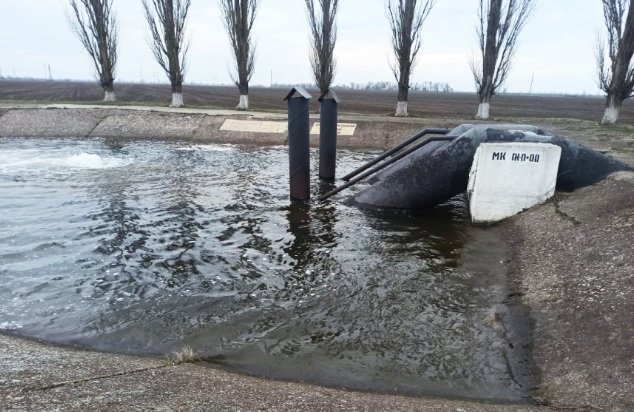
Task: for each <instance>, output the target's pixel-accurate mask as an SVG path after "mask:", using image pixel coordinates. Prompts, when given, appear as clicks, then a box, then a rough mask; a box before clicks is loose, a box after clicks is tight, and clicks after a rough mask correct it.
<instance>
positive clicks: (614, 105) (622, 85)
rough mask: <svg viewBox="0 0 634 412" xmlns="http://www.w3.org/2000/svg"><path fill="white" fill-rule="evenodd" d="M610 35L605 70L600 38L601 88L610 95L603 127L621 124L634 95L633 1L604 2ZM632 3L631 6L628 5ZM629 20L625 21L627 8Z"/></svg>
mask: <svg viewBox="0 0 634 412" xmlns="http://www.w3.org/2000/svg"><path fill="white" fill-rule="evenodd" d="M601 1H602V2H603V16H604V18H605V27H606V29H607V32H608V42H607V46H608V48H607V55H608V57H609V59H610V62H609V66H608V67H606V60H605V55H606V49H605V42H604V41H603V40H602V39H601V38H600V37H599V36H597V49H596V61H597V69H598V84H599V88H600V89H601V90H603V91H604V92H605V93H606V94H607V101H606V105H605V113H604V114H603V120H602V121H601V123H602V124H612V123H616V122H618V121H619V115H620V113H621V105H622V103H623V101H624V100H625V99H628V98H630V97H632V95H633V94H634V67H632V63H631V61H632V55H633V54H634V2H631V1H630V0H601ZM628 3H629V5H628ZM626 8H627V17H626V18H625V20H624V19H623V17H624V16H625V9H626Z"/></svg>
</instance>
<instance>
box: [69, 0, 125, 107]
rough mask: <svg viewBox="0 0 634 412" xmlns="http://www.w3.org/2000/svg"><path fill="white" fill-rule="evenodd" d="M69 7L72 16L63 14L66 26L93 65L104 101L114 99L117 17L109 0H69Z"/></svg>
mask: <svg viewBox="0 0 634 412" xmlns="http://www.w3.org/2000/svg"><path fill="white" fill-rule="evenodd" d="M70 6H71V8H72V15H71V14H70V13H67V14H66V18H67V20H68V26H69V27H70V29H71V31H72V32H73V33H74V34H75V36H77V38H78V39H79V41H81V44H82V45H83V46H84V48H85V49H86V51H87V52H88V54H89V55H90V58H91V59H92V61H93V63H94V65H95V67H94V68H95V76H96V77H97V78H98V81H99V85H101V88H102V89H103V90H104V98H103V100H104V101H105V102H114V101H116V100H117V99H116V96H115V94H114V77H115V67H116V64H117V20H116V18H115V15H114V14H113V13H112V0H70Z"/></svg>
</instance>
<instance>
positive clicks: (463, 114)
mask: <svg viewBox="0 0 634 412" xmlns="http://www.w3.org/2000/svg"><path fill="white" fill-rule="evenodd" d="M309 91H310V92H311V93H312V95H313V96H314V100H316V99H317V97H319V94H318V92H317V90H309ZM115 92H116V95H117V98H118V102H117V104H144V105H156V106H166V105H168V104H169V101H170V99H171V90H170V86H169V85H164V84H116V85H115ZM337 92H338V94H339V96H340V97H341V100H342V102H341V105H340V113H359V114H373V115H390V114H392V113H394V109H395V106H396V92H394V91H367V90H348V89H341V90H337ZM287 93H288V90H287V89H279V88H263V87H252V88H250V92H249V100H250V105H251V108H252V109H253V110H264V111H266V110H274V111H277V110H279V111H283V110H285V109H286V104H285V102H284V101H283V99H284V97H285V96H286V94H287ZM183 97H184V101H185V104H186V105H187V106H188V107H201V108H220V109H231V108H234V107H235V106H236V104H237V103H238V90H237V88H236V87H228V86H194V85H187V86H184V88H183ZM102 98H103V92H102V91H101V88H100V87H99V86H98V85H97V84H96V83H92V82H71V81H15V80H2V81H0V101H4V102H42V103H47V102H65V103H97V102H99V101H100V100H101V99H102ZM313 105H315V108H316V103H313ZM604 105H605V99H603V98H600V97H591V96H558V95H527V94H524V95H510V94H509V95H500V96H495V97H494V98H493V102H492V104H491V116H492V117H495V118H505V117H514V118H571V119H583V120H591V121H598V120H600V119H601V116H602V115H603V109H604ZM477 106H478V99H477V96H476V95H475V93H430V92H410V98H409V113H410V115H411V116H414V117H433V118H443V117H447V118H461V119H469V118H471V117H473V115H474V114H475V112H476V110H477ZM621 121H622V122H623V123H630V124H632V123H634V103H633V102H630V101H626V102H625V104H624V106H623V111H622V114H621Z"/></svg>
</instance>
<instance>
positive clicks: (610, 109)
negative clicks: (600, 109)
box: [601, 96, 621, 124]
mask: <svg viewBox="0 0 634 412" xmlns="http://www.w3.org/2000/svg"><path fill="white" fill-rule="evenodd" d="M620 114H621V102H620V101H619V99H618V98H616V97H614V96H608V101H607V104H606V106H605V113H604V114H603V120H601V124H615V123H616V122H618V121H619V115H620Z"/></svg>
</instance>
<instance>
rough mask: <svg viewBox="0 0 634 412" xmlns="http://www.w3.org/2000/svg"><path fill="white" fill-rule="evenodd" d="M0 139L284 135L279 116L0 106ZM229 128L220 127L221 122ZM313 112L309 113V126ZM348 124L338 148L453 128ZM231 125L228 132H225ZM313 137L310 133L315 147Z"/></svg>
mask: <svg viewBox="0 0 634 412" xmlns="http://www.w3.org/2000/svg"><path fill="white" fill-rule="evenodd" d="M0 110H2V111H0V137H62V138H125V139H168V140H185V141H193V142H206V143H242V144H267V145H281V144H285V143H286V141H287V139H288V133H287V131H286V127H285V125H286V124H287V118H286V115H285V114H275V113H258V112H239V111H232V110H202V109H182V110H181V109H167V108H150V107H133V106H129V107H105V108H104V107H103V106H102V107H98V106H78V105H50V106H31V107H29V106H22V107H11V108H7V107H5V108H0ZM227 119H231V120H233V121H234V124H233V127H230V128H226V127H223V125H224V123H225V121H226V120H227ZM315 122H319V115H317V114H313V115H311V127H312V126H313V125H314V123H315ZM339 122H340V123H347V124H350V125H352V126H353V132H352V134H345V135H340V136H339V138H338V142H337V144H338V147H340V148H364V149H385V148H387V147H391V146H393V145H394V144H396V142H398V141H400V140H402V139H403V138H404V137H406V136H408V135H410V134H412V133H414V132H416V131H418V130H420V129H422V128H425V127H453V126H451V125H452V124H453V122H451V121H447V120H445V121H434V125H433V126H432V124H430V122H429V120H425V119H398V118H393V117H380V116H377V117H368V116H353V115H349V116H344V115H342V116H340V117H339ZM439 122H440V123H445V124H446V126H445V125H443V124H440V125H439V124H438V123H439ZM231 129H232V130H231ZM318 143H319V135H318V134H315V133H312V134H311V145H313V146H317V145H318Z"/></svg>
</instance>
